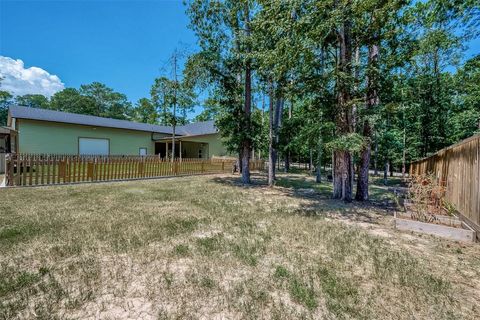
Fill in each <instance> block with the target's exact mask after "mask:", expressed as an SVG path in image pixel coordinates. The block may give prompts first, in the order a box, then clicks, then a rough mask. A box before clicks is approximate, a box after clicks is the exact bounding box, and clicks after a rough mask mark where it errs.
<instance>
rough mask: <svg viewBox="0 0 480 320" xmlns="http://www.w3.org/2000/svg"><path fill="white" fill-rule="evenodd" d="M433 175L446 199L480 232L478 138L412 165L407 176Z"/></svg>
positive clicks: (479, 137)
mask: <svg viewBox="0 0 480 320" xmlns="http://www.w3.org/2000/svg"><path fill="white" fill-rule="evenodd" d="M430 173H431V174H434V175H435V176H436V177H437V179H439V181H440V182H441V183H442V184H444V185H445V187H446V191H445V198H446V200H447V201H449V202H450V203H452V204H453V205H454V206H455V208H456V209H457V211H458V212H459V213H460V214H461V215H462V216H463V217H464V218H466V220H467V221H468V222H470V224H471V225H472V227H474V228H475V229H477V231H480V135H476V136H473V137H470V138H468V139H465V140H463V141H461V142H459V143H457V144H454V145H452V146H450V147H448V148H445V149H442V150H440V151H438V152H437V153H436V154H434V155H432V156H430V157H428V158H425V159H421V160H418V161H415V162H413V163H412V164H411V165H410V174H411V175H418V174H430Z"/></svg>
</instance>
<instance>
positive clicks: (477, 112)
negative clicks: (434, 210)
mask: <svg viewBox="0 0 480 320" xmlns="http://www.w3.org/2000/svg"><path fill="white" fill-rule="evenodd" d="M187 5H188V9H187V14H188V15H189V17H190V22H191V23H190V26H191V28H192V30H193V31H194V32H195V33H196V36H197V38H198V44H199V47H200V51H199V52H197V53H196V54H194V55H192V56H190V57H189V60H188V62H187V64H186V69H185V73H186V77H185V78H186V79H189V80H188V81H189V82H191V83H194V85H195V87H196V88H197V90H201V91H203V92H206V93H207V95H208V101H209V103H208V104H207V105H208V108H206V112H208V114H210V115H212V116H213V117H215V118H216V123H217V125H218V126H219V127H220V128H221V132H222V133H223V135H224V139H225V142H226V143H227V145H228V146H229V148H230V149H231V151H234V152H238V154H239V159H240V160H241V162H242V164H241V168H242V179H243V182H244V183H249V182H250V176H249V171H248V162H249V159H250V157H251V152H252V150H262V151H261V153H262V154H266V153H268V154H269V160H270V166H269V167H270V173H269V183H270V184H273V181H274V179H275V166H274V165H273V164H274V163H275V161H276V159H277V158H278V157H282V158H283V159H284V160H285V163H286V168H287V169H288V164H289V161H290V160H291V158H292V157H297V158H298V157H301V158H303V159H309V158H314V159H315V160H314V161H315V163H316V167H317V179H318V180H320V179H321V176H320V173H321V170H320V168H321V166H322V164H324V163H326V162H330V163H332V162H333V163H332V166H333V180H334V182H333V183H334V197H335V198H341V199H344V200H347V201H349V200H351V199H352V198H353V197H354V195H353V183H354V175H356V178H357V179H356V180H357V193H356V195H355V197H356V199H358V200H367V199H368V171H369V169H371V168H374V169H375V170H377V168H383V169H384V171H385V174H386V172H388V171H390V170H393V168H398V169H402V167H403V170H405V163H408V162H409V161H411V160H413V159H416V158H418V157H422V156H426V155H429V154H431V153H433V152H435V151H437V150H438V149H440V148H442V147H445V146H447V145H449V144H451V143H454V142H456V141H458V140H460V139H462V138H465V137H468V136H470V135H472V134H474V133H475V132H478V131H479V119H480V104H479V86H478V80H479V75H480V65H479V62H480V57H479V56H476V57H474V58H472V59H471V60H468V61H467V62H466V63H464V64H463V65H462V62H463V59H462V53H463V52H464V49H465V48H464V47H465V44H466V43H467V42H468V41H469V40H470V39H472V38H473V37H477V36H478V30H479V28H478V27H479V23H480V2H479V1H478V0H462V1H451V0H425V1H409V0H359V1H352V0H326V1H315V0H285V1H275V0H216V1H211V0H190V1H187ZM266 101H268V103H266ZM267 104H268V107H267V106H266V105H267Z"/></svg>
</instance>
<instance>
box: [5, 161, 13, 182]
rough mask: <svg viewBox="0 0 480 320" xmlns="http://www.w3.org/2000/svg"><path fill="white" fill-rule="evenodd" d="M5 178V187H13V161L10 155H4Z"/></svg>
mask: <svg viewBox="0 0 480 320" xmlns="http://www.w3.org/2000/svg"><path fill="white" fill-rule="evenodd" d="M5 177H6V185H7V186H13V160H12V155H11V154H10V153H8V154H7V155H5Z"/></svg>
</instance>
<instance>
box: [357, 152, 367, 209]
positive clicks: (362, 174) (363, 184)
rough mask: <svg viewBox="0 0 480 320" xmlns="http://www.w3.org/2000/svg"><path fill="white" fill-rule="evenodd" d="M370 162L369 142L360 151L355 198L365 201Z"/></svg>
mask: <svg viewBox="0 0 480 320" xmlns="http://www.w3.org/2000/svg"><path fill="white" fill-rule="evenodd" d="M369 164H370V144H367V146H365V148H363V150H362V151H361V153H360V167H359V169H358V179H357V193H356V194H355V200H358V201H367V200H368V197H369V194H368V169H369Z"/></svg>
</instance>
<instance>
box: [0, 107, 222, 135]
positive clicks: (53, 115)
mask: <svg viewBox="0 0 480 320" xmlns="http://www.w3.org/2000/svg"><path fill="white" fill-rule="evenodd" d="M9 111H10V116H11V117H12V118H17V119H30V120H40V121H50V122H61V123H71V124H80V125H88V126H95V127H107V128H118V129H128V130H137V131H146V132H155V133H167V134H171V133H172V132H173V129H172V127H170V126H159V125H154V124H148V123H139V122H133V121H127V120H118V119H111V118H102V117H95V116H88V115H83V114H76V113H68V112H61V111H54V110H47V109H39V108H30V107H22V106H11V107H10V108H9ZM175 131H176V132H175V133H176V134H179V135H205V134H212V133H216V132H217V129H216V128H215V126H214V123H213V121H206V122H196V123H191V124H187V125H184V126H178V127H177V128H176V130H175Z"/></svg>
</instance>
